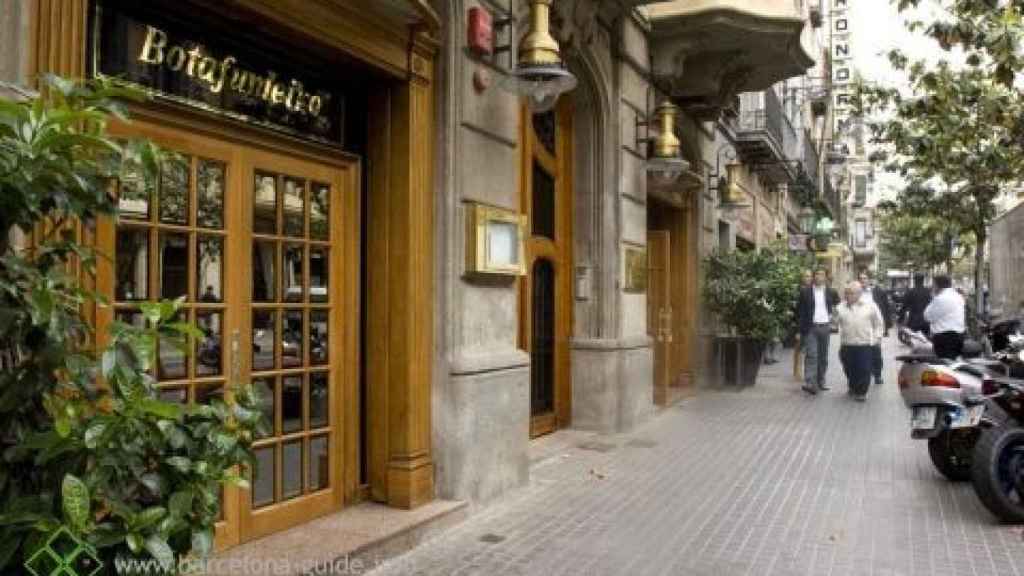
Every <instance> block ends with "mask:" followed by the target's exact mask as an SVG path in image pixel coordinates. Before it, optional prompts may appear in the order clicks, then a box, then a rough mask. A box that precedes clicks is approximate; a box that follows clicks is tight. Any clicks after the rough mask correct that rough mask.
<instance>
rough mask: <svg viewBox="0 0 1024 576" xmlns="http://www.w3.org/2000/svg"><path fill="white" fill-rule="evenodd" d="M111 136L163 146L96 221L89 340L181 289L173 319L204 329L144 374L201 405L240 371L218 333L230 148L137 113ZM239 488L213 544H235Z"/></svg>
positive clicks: (230, 289) (232, 194)
mask: <svg viewBox="0 0 1024 576" xmlns="http://www.w3.org/2000/svg"><path fill="white" fill-rule="evenodd" d="M111 132H112V134H114V135H115V136H125V137H144V138H148V139H150V140H152V141H154V142H155V143H157V144H158V145H159V146H160V147H161V148H163V149H164V150H165V152H166V160H165V162H164V163H163V165H162V166H161V167H160V173H159V177H158V178H157V182H156V184H155V185H154V186H153V187H152V188H150V189H147V188H145V187H144V186H143V184H142V182H141V179H140V178H139V177H138V175H135V174H124V175H122V177H121V179H120V182H119V183H118V196H119V200H118V202H119V212H120V214H119V217H118V219H117V221H116V222H101V223H100V225H99V226H98V227H97V238H96V240H97V245H98V247H99V249H100V250H101V251H102V252H103V253H105V254H110V255H111V256H112V262H111V263H110V265H106V264H104V265H101V266H100V267H99V269H98V274H97V288H98V289H99V290H100V291H101V292H103V293H107V294H108V295H110V296H112V301H113V302H114V305H113V309H112V310H111V309H106V308H101V309H100V310H99V311H97V332H96V333H97V341H98V343H99V344H100V345H103V344H104V342H105V335H106V332H107V326H108V325H109V323H110V321H111V320H120V321H122V322H126V323H130V324H135V325H137V326H142V325H143V322H144V321H143V318H142V314H141V313H140V311H139V304H140V303H141V302H145V301H154V300H160V299H173V298H178V297H182V296H183V297H184V298H185V301H184V306H183V308H182V312H181V320H182V321H186V322H190V323H194V324H195V325H196V326H198V327H199V328H200V329H202V330H203V331H204V332H205V337H204V338H203V339H201V340H200V341H198V342H196V343H195V346H194V348H193V352H192V354H189V355H186V354H183V353H182V352H181V351H179V350H178V349H177V348H176V347H174V346H171V345H170V343H168V342H160V343H158V350H157V362H156V366H155V367H154V369H153V376H154V377H155V378H156V379H157V382H158V386H159V388H160V397H161V398H162V399H163V400H166V401H172V402H180V403H182V404H186V403H203V402H208V401H209V400H211V399H213V398H218V397H224V396H225V394H226V393H229V392H227V389H228V387H227V384H228V383H230V382H231V381H232V380H235V379H237V378H238V377H239V373H238V371H237V369H235V368H234V367H235V366H236V365H237V364H236V362H237V355H235V354H234V353H233V350H232V349H231V346H230V344H229V342H228V338H227V335H228V334H230V333H231V332H232V330H234V329H235V327H236V326H237V325H238V322H239V318H238V306H237V296H236V294H235V292H234V284H235V283H236V282H233V281H232V279H237V278H239V277H240V275H241V273H242V270H241V269H240V268H239V267H238V261H239V257H238V256H239V254H238V249H239V245H238V243H237V242H233V241H232V238H234V237H235V236H237V234H238V233H239V230H238V228H237V223H236V222H235V221H234V220H233V219H232V218H231V216H230V215H231V214H232V213H234V212H237V211H238V210H239V209H240V206H241V202H242V200H241V198H240V197H239V195H238V188H239V186H238V183H239V177H240V173H239V150H238V149H237V148H236V147H233V146H230V145H228V144H227V143H225V142H222V141H219V140H216V139H212V138H205V137H202V136H199V135H196V134H188V133H185V132H182V131H179V130H175V129H172V128H168V127H163V126H158V125H155V124H147V123H145V122H141V121H136V122H133V123H132V124H131V126H130V127H127V126H124V125H115V126H114V127H113V128H112V130H111ZM238 493H239V490H238V489H237V488H234V487H227V488H225V489H224V491H223V493H222V507H221V521H219V522H218V523H217V525H216V546H217V548H218V549H223V548H226V547H229V546H233V545H235V544H237V543H238V542H239V536H240V533H239V515H240V509H239V495H238Z"/></svg>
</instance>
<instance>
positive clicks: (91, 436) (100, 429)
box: [85, 422, 109, 449]
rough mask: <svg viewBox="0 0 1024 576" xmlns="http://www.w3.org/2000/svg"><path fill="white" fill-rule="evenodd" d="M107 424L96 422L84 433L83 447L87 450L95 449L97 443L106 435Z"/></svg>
mask: <svg viewBox="0 0 1024 576" xmlns="http://www.w3.org/2000/svg"><path fill="white" fill-rule="evenodd" d="M108 427H109V424H108V423H107V422H96V423H94V424H93V425H91V426H89V428H88V429H87V430H86V431H85V446H86V448H89V449H96V448H97V447H98V445H99V441H100V439H101V438H103V436H104V435H105V434H106V432H107V430H108Z"/></svg>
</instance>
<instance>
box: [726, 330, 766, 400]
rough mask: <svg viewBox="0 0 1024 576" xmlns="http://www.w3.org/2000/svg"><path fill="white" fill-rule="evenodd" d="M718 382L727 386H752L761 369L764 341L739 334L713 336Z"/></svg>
mask: <svg viewBox="0 0 1024 576" xmlns="http://www.w3.org/2000/svg"><path fill="white" fill-rule="evenodd" d="M715 348H716V353H715V356H716V357H717V358H718V374H719V377H720V379H721V382H720V384H721V385H723V386H728V387H736V388H739V387H744V386H753V385H754V383H756V382H757V374H758V372H760V371H761V361H762V359H763V356H764V348H765V346H764V342H763V341H761V340H755V339H753V338H744V337H739V336H719V337H718V338H715Z"/></svg>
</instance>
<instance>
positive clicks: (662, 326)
mask: <svg viewBox="0 0 1024 576" xmlns="http://www.w3.org/2000/svg"><path fill="white" fill-rule="evenodd" d="M670 239H671V236H670V233H669V231H668V230H648V231H647V266H648V281H647V332H648V334H650V336H651V338H653V339H654V400H655V403H657V404H659V405H663V404H664V403H665V397H666V395H667V390H668V388H669V386H671V383H672V378H673V374H672V354H671V347H672V340H673V337H672V273H671V272H672V259H671V254H672V252H671V245H672V244H671V241H670Z"/></svg>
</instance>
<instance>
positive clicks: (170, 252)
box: [31, 0, 436, 549]
mask: <svg viewBox="0 0 1024 576" xmlns="http://www.w3.org/2000/svg"><path fill="white" fill-rule="evenodd" d="M431 27H436V16H435V15H433V13H432V12H430V10H429V9H428V8H427V7H426V6H425V5H424V4H422V3H419V2H405V3H403V2H395V3H389V6H387V7H379V12H375V13H374V12H367V11H365V10H363V11H357V10H356V9H355V7H354V6H350V5H348V3H342V2H337V3H317V2H297V1H296V2H288V1H283V2H264V1H260V0H247V1H238V2H225V3H210V2H195V3H192V2H171V1H166V2H164V1H158V2H147V3H137V2H121V1H114V0H102V1H100V0H96V1H93V2H85V1H79V0H66V1H64V0H61V1H47V0H39V1H38V2H35V3H33V15H32V32H33V34H32V35H31V38H32V39H33V45H32V62H33V66H32V67H33V68H34V71H35V72H36V73H43V72H54V73H57V74H60V75H63V76H67V77H100V76H102V77H107V78H112V79H115V80H116V81H118V82H120V83H123V84H126V85H128V86H132V87H134V88H136V89H138V90H140V91H142V92H144V93H146V94H147V95H148V96H149V98H148V99H147V100H146V102H145V103H142V104H138V105H134V106H132V107H131V109H130V115H131V118H132V120H131V121H130V122H127V123H118V124H116V125H114V126H112V128H111V130H112V132H113V133H114V134H115V135H117V136H119V137H124V138H136V137H141V138H146V139H149V140H151V141H153V142H154V143H156V144H157V145H159V146H160V147H161V148H162V149H163V150H164V151H165V155H164V159H163V161H162V164H161V167H160V173H159V178H158V180H157V182H156V184H155V186H152V187H146V186H145V185H143V184H142V183H141V180H140V179H138V178H136V177H134V176H135V175H132V174H125V175H123V177H122V178H121V181H120V182H119V184H118V194H119V202H120V214H119V216H118V218H117V220H116V221H105V222H100V223H99V224H98V225H97V228H96V233H95V242H96V244H97V245H98V247H99V248H100V249H101V251H103V252H104V253H106V254H108V255H110V256H111V259H110V260H109V261H108V262H106V263H105V264H104V265H102V266H101V267H100V269H99V271H98V275H97V278H96V282H97V286H98V288H99V289H100V290H101V291H102V292H104V293H106V295H107V296H109V297H110V299H111V301H112V302H113V305H112V306H111V307H109V308H102V309H99V310H98V311H97V312H96V327H97V333H98V334H100V335H102V334H103V333H104V332H105V329H106V326H108V325H109V324H110V322H112V321H113V320H115V319H116V320H122V321H125V322H141V321H142V317H141V314H140V312H139V304H140V303H141V302H143V301H148V300H157V299H175V298H184V302H185V304H184V307H183V309H182V318H181V319H182V320H183V321H188V322H192V323H194V324H196V325H197V326H199V327H200V328H201V329H203V330H204V331H205V333H206V336H205V338H203V339H202V340H201V341H199V342H197V343H196V347H195V353H194V354H189V355H183V354H181V353H179V352H178V351H177V350H175V349H174V348H172V347H170V346H167V347H163V346H161V347H160V349H159V351H158V362H157V366H156V367H155V369H154V372H153V376H154V377H155V378H156V379H157V381H158V382H159V386H160V390H161V395H162V396H163V397H164V398H165V399H168V400H172V401H177V402H182V403H202V402H205V401H207V400H209V399H210V398H214V397H218V396H223V395H226V394H227V395H229V394H230V388H231V384H232V383H235V382H251V383H252V384H253V385H254V386H255V387H256V388H257V389H258V391H259V392H260V394H261V397H262V399H263V410H264V413H265V415H266V417H267V422H268V423H270V426H269V431H268V433H267V434H266V435H265V436H264V437H261V438H259V439H257V441H256V443H255V446H254V451H255V464H254V466H253V469H252V476H251V479H250V480H251V486H250V487H249V488H246V489H242V488H233V487H232V488H225V489H224V492H223V494H222V504H223V506H222V520H221V521H220V522H219V523H218V526H217V547H218V548H219V549H224V548H227V547H231V546H234V545H237V544H239V543H242V542H245V541H248V540H252V539H255V538H258V537H261V536H264V535H267V534H270V533H273V532H277V531H280V530H283V529H286V528H289V527H292V526H295V525H297V524H300V523H303V522H306V521H308V520H310V519H312V518H315V517H318V516H322V515H325V514H329V513H332V512H336V511H338V510H340V509H342V508H343V507H345V506H347V505H350V504H352V503H355V502H359V501H366V500H374V501H380V502H385V503H387V504H389V505H391V506H395V507H401V508H411V507H414V506H417V505H419V504H422V503H423V502H426V501H428V500H430V499H432V498H433V464H432V457H431V446H430V385H431V354H430V349H431V330H432V325H433V324H432V322H433V320H432V309H431V302H432V293H431V290H432V282H431V273H432V270H433V252H432V248H431V246H432V243H431V242H432V238H433V232H432V227H433V223H432V206H433V204H432V200H431V189H432V187H431V170H432V167H431V163H432V154H433V152H432V141H431V139H430V137H429V134H430V132H431V130H430V126H431V122H432V109H433V106H432V100H433V89H432V69H433V55H434V50H435V46H434V43H433V41H432V40H431V38H430V37H429V36H428V35H427V34H426V32H427V31H428V30H430V29H431Z"/></svg>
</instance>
